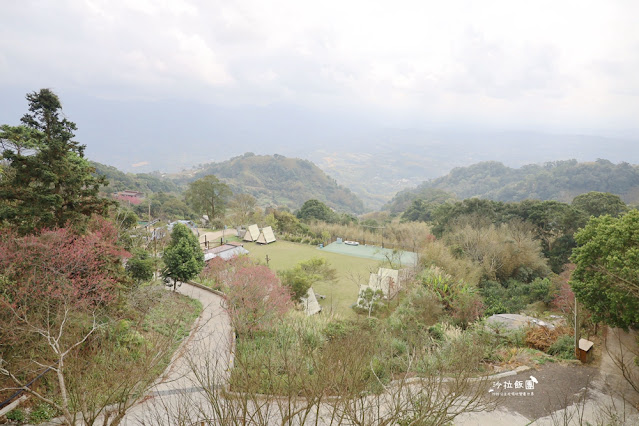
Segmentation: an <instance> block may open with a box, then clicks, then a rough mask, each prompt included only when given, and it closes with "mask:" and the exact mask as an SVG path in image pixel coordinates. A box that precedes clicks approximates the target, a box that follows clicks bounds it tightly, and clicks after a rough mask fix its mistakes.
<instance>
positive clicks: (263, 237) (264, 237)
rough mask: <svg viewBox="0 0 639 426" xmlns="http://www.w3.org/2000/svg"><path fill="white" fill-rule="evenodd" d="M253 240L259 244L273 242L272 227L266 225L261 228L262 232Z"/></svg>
mask: <svg viewBox="0 0 639 426" xmlns="http://www.w3.org/2000/svg"><path fill="white" fill-rule="evenodd" d="M255 242H257V243H259V244H270V243H274V242H275V234H273V228H271V227H270V226H267V227H266V228H262V232H261V233H260V236H259V237H257V240H255Z"/></svg>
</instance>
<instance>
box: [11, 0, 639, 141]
mask: <svg viewBox="0 0 639 426" xmlns="http://www.w3.org/2000/svg"><path fill="white" fill-rule="evenodd" d="M0 5H1V7H0V92H4V93H5V96H0V113H3V114H9V112H11V113H12V112H13V111H14V110H15V111H21V112H22V111H24V110H25V107H26V105H25V103H24V100H23V99H24V98H23V97H24V93H25V91H32V90H37V89H39V88H41V87H50V88H52V89H53V90H54V91H56V93H58V94H59V95H60V97H61V98H62V100H63V102H64V101H65V96H69V97H72V96H76V97H77V96H79V95H78V94H81V95H82V97H83V99H84V98H86V99H92V100H94V101H95V102H100V101H104V102H122V103H127V102H129V103H135V102H147V103H149V102H151V103H154V104H156V105H162V104H163V103H164V104H166V103H187V104H193V105H197V104H206V105H212V106H214V107H215V108H236V109H238V108H239V109H242V108H247V107H250V108H255V107H258V108H263V107H268V106H269V105H287V106H292V107H296V108H304V109H306V110H312V111H314V112H316V113H317V114H323V113H326V114H328V113H329V112H330V113H331V114H338V115H340V116H342V117H350V116H352V117H357V118H358V119H363V120H366V119H369V120H374V121H375V122H376V123H378V124H381V125H385V126H400V127H401V126H404V127H412V128H419V127H427V126H429V125H433V124H435V125H438V124H441V125H450V124H456V123H461V124H466V125H478V126H484V127H489V128H497V129H499V128H502V129H518V128H521V129H528V130H531V129H535V130H540V131H554V132H574V133H586V134H588V133H594V134H604V135H606V134H608V135H613V134H626V135H627V134H632V132H634V131H636V129H637V128H639V126H638V125H637V122H638V118H639V25H638V22H639V21H638V17H639V2H638V1H636V0H599V1H588V0H574V1H573V0H561V1H557V0H552V1H545V0H536V1H529V0H526V1H519V0H485V1H476V0H447V1H442V0H437V1H430V0H414V1H404V0H393V1H373V0H365V1H359V0H352V1H348V0H339V1H333V0H321V1H313V2H311V1H305V0H269V1H264V0H261V1H260V0H255V1H235V0H221V1H216V0H122V1H120V0H40V1H35V0H0ZM78 102H79V101H78ZM16 103H19V105H17V106H15V105H16ZM92 105H93V104H92ZM65 106H66V105H65ZM82 107H83V105H82V103H81V102H80V103H79V104H78V103H75V104H74V108H76V110H79V109H82ZM87 108H88V104H87ZM71 118H72V119H73V118H74V117H71ZM17 119H19V115H16V116H12V117H8V116H7V117H5V116H0V121H1V122H3V123H6V122H10V123H11V122H15V121H17ZM131 119H132V120H133V117H131ZM76 121H77V120H76ZM78 125H79V127H80V128H82V123H80V122H78ZM83 142H84V143H88V141H83Z"/></svg>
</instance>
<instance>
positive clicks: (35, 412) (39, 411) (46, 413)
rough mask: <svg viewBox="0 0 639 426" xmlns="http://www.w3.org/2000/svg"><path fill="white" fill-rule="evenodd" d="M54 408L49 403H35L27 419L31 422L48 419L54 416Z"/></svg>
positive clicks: (40, 421)
mask: <svg viewBox="0 0 639 426" xmlns="http://www.w3.org/2000/svg"><path fill="white" fill-rule="evenodd" d="M55 414H56V411H55V409H54V408H53V407H52V406H50V405H49V404H47V403H45V402H43V403H41V404H38V405H36V406H35V407H34V408H33V409H32V410H31V412H30V413H29V421H30V422H32V423H42V422H45V421H47V420H50V419H52V418H53V416H55Z"/></svg>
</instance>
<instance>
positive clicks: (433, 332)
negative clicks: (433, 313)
mask: <svg viewBox="0 0 639 426" xmlns="http://www.w3.org/2000/svg"><path fill="white" fill-rule="evenodd" d="M428 334H430V337H432V338H433V339H434V340H437V341H440V342H441V341H443V340H444V337H445V334H444V328H443V327H442V325H441V324H435V325H431V326H430V327H428Z"/></svg>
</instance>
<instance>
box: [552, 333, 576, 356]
mask: <svg viewBox="0 0 639 426" xmlns="http://www.w3.org/2000/svg"><path fill="white" fill-rule="evenodd" d="M548 353H549V354H550V355H554V356H556V357H557V358H561V359H574V358H575V341H574V338H573V336H570V335H568V334H566V335H563V336H560V337H559V338H558V339H557V340H556V341H555V343H553V344H552V345H551V346H550V348H548Z"/></svg>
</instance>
